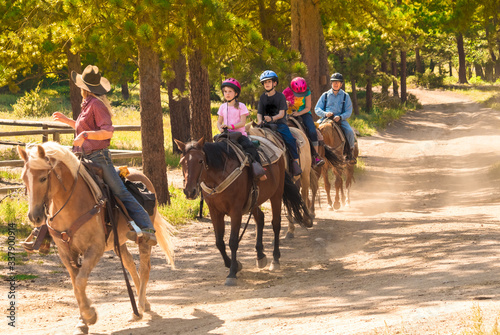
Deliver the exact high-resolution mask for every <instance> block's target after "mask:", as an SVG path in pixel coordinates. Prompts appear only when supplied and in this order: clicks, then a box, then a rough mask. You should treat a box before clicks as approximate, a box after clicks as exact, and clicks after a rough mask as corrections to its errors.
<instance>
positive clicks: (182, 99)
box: [167, 48, 190, 152]
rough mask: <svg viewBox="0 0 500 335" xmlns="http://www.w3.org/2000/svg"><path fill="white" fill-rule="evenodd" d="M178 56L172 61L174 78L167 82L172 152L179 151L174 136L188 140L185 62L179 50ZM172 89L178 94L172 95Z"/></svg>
mask: <svg viewBox="0 0 500 335" xmlns="http://www.w3.org/2000/svg"><path fill="white" fill-rule="evenodd" d="M180 51H181V50H180V48H179V58H177V59H176V60H174V61H173V62H172V69H173V71H174V73H175V77H174V79H172V81H170V82H169V83H168V87H167V88H168V106H169V108H170V128H171V130H172V148H173V151H174V152H180V150H179V148H178V147H177V144H175V142H174V138H175V139H177V140H179V141H182V142H187V141H189V140H190V127H189V124H190V122H189V98H188V97H186V96H184V91H185V90H186V74H187V64H186V57H185V56H184V54H183V53H181V52H180ZM174 90H178V91H179V92H180V95H179V96H174Z"/></svg>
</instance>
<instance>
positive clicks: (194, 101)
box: [188, 49, 212, 142]
mask: <svg viewBox="0 0 500 335" xmlns="http://www.w3.org/2000/svg"><path fill="white" fill-rule="evenodd" d="M188 66H189V83H190V87H189V91H190V95H189V96H190V102H189V109H190V112H189V114H190V125H191V130H190V133H191V139H192V140H195V141H197V140H199V139H200V138H202V137H203V138H204V139H205V141H207V142H211V141H212V120H211V116H210V115H211V114H210V83H209V81H208V70H207V68H206V67H205V65H203V54H202V52H201V51H200V50H199V49H194V50H193V51H192V52H191V53H190V54H189V56H188Z"/></svg>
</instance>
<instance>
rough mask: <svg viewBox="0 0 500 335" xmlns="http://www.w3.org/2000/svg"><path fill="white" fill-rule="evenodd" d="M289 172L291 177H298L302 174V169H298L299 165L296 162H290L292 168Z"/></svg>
mask: <svg viewBox="0 0 500 335" xmlns="http://www.w3.org/2000/svg"><path fill="white" fill-rule="evenodd" d="M290 170H291V172H292V175H293V176H298V175H300V174H301V173H302V169H301V168H300V166H299V163H297V161H296V160H293V161H292V168H291V169H290Z"/></svg>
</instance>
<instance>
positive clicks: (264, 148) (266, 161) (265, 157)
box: [249, 135, 283, 166]
mask: <svg viewBox="0 0 500 335" xmlns="http://www.w3.org/2000/svg"><path fill="white" fill-rule="evenodd" d="M249 138H250V140H252V141H258V142H259V143H260V146H259V147H258V148H257V151H258V152H259V156H260V161H261V163H262V166H267V165H271V164H274V163H275V162H276V161H277V160H278V159H280V157H281V155H283V150H282V149H280V148H279V147H277V146H276V145H275V144H274V143H273V142H272V141H270V140H269V139H267V138H265V137H261V136H255V135H250V136H249Z"/></svg>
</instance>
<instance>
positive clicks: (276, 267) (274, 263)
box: [269, 261, 281, 271]
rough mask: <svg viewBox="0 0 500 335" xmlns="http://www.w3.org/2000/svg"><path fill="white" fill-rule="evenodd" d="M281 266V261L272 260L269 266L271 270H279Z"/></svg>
mask: <svg viewBox="0 0 500 335" xmlns="http://www.w3.org/2000/svg"><path fill="white" fill-rule="evenodd" d="M280 268H281V265H280V262H277V261H272V262H271V265H270V266H269V271H277V270H279V269H280Z"/></svg>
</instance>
